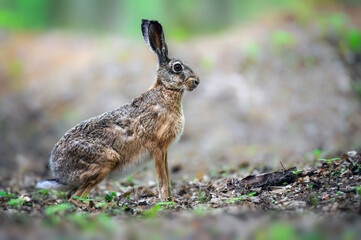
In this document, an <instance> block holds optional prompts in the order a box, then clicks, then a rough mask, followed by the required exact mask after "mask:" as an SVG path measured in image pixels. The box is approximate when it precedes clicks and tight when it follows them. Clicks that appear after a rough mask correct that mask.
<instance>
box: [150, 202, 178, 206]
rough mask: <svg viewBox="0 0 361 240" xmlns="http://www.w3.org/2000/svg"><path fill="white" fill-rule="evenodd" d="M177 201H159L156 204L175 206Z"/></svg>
mask: <svg viewBox="0 0 361 240" xmlns="http://www.w3.org/2000/svg"><path fill="white" fill-rule="evenodd" d="M175 205H176V204H175V202H159V203H157V204H155V206H175Z"/></svg>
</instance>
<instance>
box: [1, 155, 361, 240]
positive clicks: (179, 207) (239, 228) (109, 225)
mask: <svg viewBox="0 0 361 240" xmlns="http://www.w3.org/2000/svg"><path fill="white" fill-rule="evenodd" d="M317 165H318V166H316V167H314V168H310V169H299V170H297V169H296V168H295V167H294V168H291V169H284V168H282V167H281V169H280V170H278V171H275V172H268V173H261V172H262V171H259V170H256V169H255V170H253V171H252V175H249V176H246V177H240V176H242V175H244V174H245V172H246V171H245V168H243V169H232V170H229V171H228V172H224V171H220V172H217V173H214V172H213V173H211V175H199V176H197V178H196V179H194V180H192V181H188V182H186V181H175V182H173V197H172V199H170V201H169V202H163V203H162V202H159V200H158V198H157V195H158V192H157V189H156V186H155V185H150V186H149V187H145V186H140V185H135V183H134V180H133V179H131V178H128V180H127V181H124V182H122V183H121V185H120V186H119V185H116V184H117V183H110V182H108V183H106V184H102V185H101V186H100V187H98V188H97V189H95V190H94V191H93V192H92V193H91V194H90V195H89V196H88V198H86V199H85V198H84V199H80V201H85V202H87V203H88V207H85V208H79V207H75V206H73V205H72V204H69V203H68V202H67V199H66V196H65V194H64V193H55V192H48V191H44V190H40V191H35V190H34V188H33V186H34V183H35V181H36V180H38V178H36V177H35V178H34V177H30V176H25V177H23V178H22V179H14V178H11V179H9V178H8V179H1V183H0V192H1V196H0V212H1V215H0V221H1V226H2V227H1V230H0V233H1V234H2V236H5V238H4V239H18V238H21V237H22V236H24V235H25V236H27V237H30V238H34V239H36V238H38V237H40V236H42V234H45V236H47V234H50V233H52V234H54V233H53V232H54V231H55V232H56V235H57V236H68V235H67V234H70V233H71V234H78V236H83V235H79V234H84V233H86V234H90V235H92V234H95V235H94V236H98V235H97V234H101V235H102V234H106V235H109V236H113V237H115V236H119V235H120V234H126V236H128V237H132V238H136V239H138V238H139V239H142V238H143V237H144V236H146V235H147V234H152V236H153V237H157V238H158V237H162V236H163V237H169V236H174V239H180V238H189V239H193V238H194V237H196V238H198V237H201V236H202V235H203V237H207V238H210V239H219V237H222V238H223V239H233V237H236V236H237V237H241V236H243V237H247V238H249V237H255V236H258V235H259V234H260V232H259V231H258V230H259V229H258V228H259V227H260V224H263V223H264V222H270V221H272V219H278V220H280V219H283V221H285V220H288V221H296V222H298V223H299V224H301V230H302V229H303V231H305V229H306V230H309V231H310V229H313V227H315V226H319V225H318V224H319V221H318V220H319V219H323V220H325V219H327V221H326V222H327V224H326V225H325V226H323V227H326V228H329V229H330V232H327V231H326V232H325V231H323V232H322V233H320V232H319V231H320V229H321V228H320V229H318V230H314V231H315V232H314V233H313V234H316V235H317V234H321V235H320V236H322V237H326V236H328V234H330V233H332V234H333V233H334V232H333V230H332V226H334V223H333V221H335V220H336V219H337V221H336V222H338V224H337V225H335V226H337V228H338V229H343V228H347V227H350V226H353V229H356V230H355V231H359V230H360V228H357V227H355V226H354V225H355V224H356V226H360V225H359V223H360V216H361V153H356V152H349V153H348V154H343V155H342V156H341V158H333V159H325V160H320V161H319V163H318V164H317ZM179 170H180V169H177V168H175V169H173V172H176V171H179ZM224 175H226V177H222V176H224ZM265 212H267V214H264V213H265ZM280 213H282V214H280ZM316 216H317V217H316ZM156 217H157V218H156ZM175 219H177V220H176V224H175V223H174V221H175ZM340 220H341V221H340ZM243 221H244V223H247V224H252V222H253V223H254V224H255V225H252V226H250V228H248V227H245V226H243V225H242V224H241V223H242V222H243ZM307 222H308V224H306V223H307ZM322 222H323V223H324V222H325V221H322ZM357 224H358V225H357ZM34 226H37V228H36V229H37V230H34V229H35V228H34ZM125 226H127V227H125ZM139 226H142V227H140V229H139ZM211 226H212V227H211ZM163 228H165V229H166V230H162V231H161V232H158V231H157V230H156V229H163ZM209 228H214V229H213V231H211V230H210V229H209ZM273 228H274V227H273ZM134 229H135V231H134ZM257 229H258V230H257ZM287 229H288V225H286V226H284V225H281V232H284V231H287ZM9 230H10V231H9ZM271 230H272V229H271ZM298 230H299V229H298ZM298 230H297V231H298ZM264 231H266V230H264ZM338 231H339V230H338ZM261 232H262V231H261ZM340 233H341V232H338V233H337V234H340ZM353 233H354V234H356V233H357V232H353ZM265 234H268V232H267V231H266V232H265ZM292 234H293V233H291V235H290V236H289V237H292ZM294 234H296V232H295V233H294ZM299 234H301V235H299ZM296 235H297V236H302V231H301V232H300V233H299V232H297V234H296ZM70 236H73V235H70ZM317 236H318V235H317ZM337 236H341V235H337ZM352 236H353V235H352V233H351V237H352ZM356 236H357V235H356ZM207 238H206V239H207ZM350 239H355V238H350Z"/></svg>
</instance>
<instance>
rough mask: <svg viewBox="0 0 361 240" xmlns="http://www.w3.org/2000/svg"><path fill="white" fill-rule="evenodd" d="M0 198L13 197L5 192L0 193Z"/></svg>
mask: <svg viewBox="0 0 361 240" xmlns="http://www.w3.org/2000/svg"><path fill="white" fill-rule="evenodd" d="M0 196H1V197H13V195H11V194H7V193H6V192H5V191H2V192H0Z"/></svg>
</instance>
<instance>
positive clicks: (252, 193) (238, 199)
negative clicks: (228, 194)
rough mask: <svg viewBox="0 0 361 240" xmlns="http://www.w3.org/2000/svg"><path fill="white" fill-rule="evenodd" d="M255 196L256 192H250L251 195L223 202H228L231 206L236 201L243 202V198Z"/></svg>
mask: <svg viewBox="0 0 361 240" xmlns="http://www.w3.org/2000/svg"><path fill="white" fill-rule="evenodd" d="M255 194H257V192H251V193H249V194H247V195H242V196H239V197H236V198H231V199H227V200H225V202H230V203H232V204H233V203H234V202H236V201H240V200H243V198H245V197H252V196H253V195H255Z"/></svg>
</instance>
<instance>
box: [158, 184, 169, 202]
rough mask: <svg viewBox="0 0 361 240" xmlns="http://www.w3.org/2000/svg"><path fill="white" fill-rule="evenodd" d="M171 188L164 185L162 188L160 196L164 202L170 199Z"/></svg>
mask: <svg viewBox="0 0 361 240" xmlns="http://www.w3.org/2000/svg"><path fill="white" fill-rule="evenodd" d="M168 191H169V189H168V187H162V188H161V189H160V193H159V198H160V200H161V201H162V202H168V201H169V193H168Z"/></svg>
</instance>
